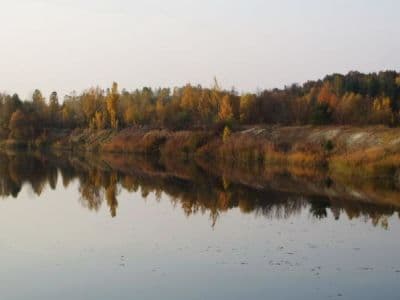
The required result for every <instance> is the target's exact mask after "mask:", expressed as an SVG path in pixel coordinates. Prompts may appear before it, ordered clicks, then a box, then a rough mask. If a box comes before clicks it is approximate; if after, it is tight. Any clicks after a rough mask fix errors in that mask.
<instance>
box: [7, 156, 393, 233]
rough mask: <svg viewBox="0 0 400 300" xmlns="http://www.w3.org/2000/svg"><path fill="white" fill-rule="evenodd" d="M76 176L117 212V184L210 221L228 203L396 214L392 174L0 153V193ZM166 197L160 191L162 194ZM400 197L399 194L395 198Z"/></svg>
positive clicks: (274, 210) (379, 218) (90, 201)
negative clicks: (368, 176) (357, 176)
mask: <svg viewBox="0 0 400 300" xmlns="http://www.w3.org/2000/svg"><path fill="white" fill-rule="evenodd" d="M59 180H61V181H62V184H63V186H64V187H68V186H69V185H70V183H71V182H72V181H74V180H77V181H78V182H79V193H80V199H79V201H80V203H81V204H82V206H83V207H85V208H87V209H89V210H92V211H98V210H99V209H100V207H101V206H102V205H103V202H105V204H106V205H107V206H108V208H109V211H110V215H111V216H112V217H116V216H117V214H118V194H119V193H120V191H121V190H122V189H123V190H126V191H128V192H140V193H141V195H142V197H143V198H146V197H147V196H148V195H149V194H150V193H154V194H155V195H156V196H157V199H161V196H162V194H163V193H164V194H166V195H168V196H169V197H165V198H168V199H170V201H171V202H172V203H173V205H174V206H177V207H181V209H182V210H183V211H184V212H185V214H186V215H187V216H190V215H193V214H198V213H201V214H207V215H209V216H210V219H211V225H212V226H215V225H216V223H217V221H218V218H219V217H220V216H221V214H222V213H223V212H225V211H228V210H231V209H234V208H239V209H240V211H241V212H242V213H252V214H255V215H260V216H264V217H267V218H288V217H290V216H293V215H295V214H300V213H301V212H302V210H308V211H309V213H310V215H312V216H313V217H314V218H315V219H323V218H326V217H327V216H328V215H329V213H328V212H329V211H330V212H331V213H332V215H333V216H334V218H335V219H340V217H341V215H342V214H345V215H347V217H348V218H350V219H353V218H363V219H365V220H366V221H368V222H369V221H370V222H372V223H373V224H374V225H379V226H382V227H384V228H387V227H388V226H389V224H388V217H390V216H392V215H394V214H396V213H397V214H399V211H400V199H399V198H400V197H399V195H400V190H399V188H398V186H397V184H396V182H394V181H376V180H375V181H366V180H360V181H357V180H352V181H351V182H346V181H345V180H343V179H342V178H331V177H330V176H329V174H324V173H321V172H320V171H318V170H299V169H298V170H296V169H290V170H288V169H282V168H270V169H268V170H265V169H257V168H256V169H251V170H248V169H246V168H243V169H238V168H229V167H227V166H224V167H223V168H222V167H219V166H215V165H209V164H208V163H207V162H204V161H197V162H196V163H194V162H192V163H190V162H187V161H186V162H182V161H172V160H157V161H154V160H152V159H149V158H143V157H141V158H138V157H132V156H121V155H102V156H99V155H77V154H65V153H63V154H58V155H57V154H39V153H29V154H26V153H25V154H22V153H0V195H1V196H2V197H3V198H8V197H14V198H17V197H18V195H19V193H20V191H21V189H22V187H23V186H24V185H25V184H27V185H30V186H31V188H32V190H33V192H34V193H35V194H36V195H38V196H40V195H42V194H43V193H45V191H46V188H47V187H48V188H50V189H56V188H57V183H58V181H59ZM163 199H164V197H163ZM398 199H399V200H398Z"/></svg>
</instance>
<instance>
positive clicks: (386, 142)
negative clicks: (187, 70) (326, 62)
mask: <svg viewBox="0 0 400 300" xmlns="http://www.w3.org/2000/svg"><path fill="white" fill-rule="evenodd" d="M223 132H225V133H223ZM49 141H50V142H49V143H48V144H50V145H51V147H52V148H55V149H63V150H74V151H90V152H112V153H141V154H149V155H150V154H151V155H160V156H161V157H164V158H165V157H167V158H168V157H174V159H176V158H180V159H183V160H186V159H189V158H190V159H196V160H203V161H204V160H206V161H208V162H209V161H214V162H215V163H217V164H222V165H230V166H232V165H233V166H238V167H239V166H240V167H241V168H243V167H252V168H253V167H254V166H257V167H258V168H265V167H271V166H273V165H287V166H291V167H302V168H303V169H311V168H325V169H329V171H330V172H332V173H335V174H340V175H341V176H343V175H346V176H349V175H350V176H353V175H360V176H368V177H399V174H400V172H399V170H400V151H399V150H400V128H388V127H383V126H374V127H348V126H318V127H316V126H297V127H296V126H292V127H282V126H254V127H245V128H240V129H238V130H234V131H229V130H228V131H223V130H220V131H214V132H211V131H204V130H196V131H195V130H192V131H169V130H164V129H146V128H128V129H124V130H121V131H112V130H100V131H91V130H74V131H72V132H62V133H60V132H55V133H53V134H51V135H50V137H49ZM10 144H15V143H10ZM16 144H18V143H16Z"/></svg>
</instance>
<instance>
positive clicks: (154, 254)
mask: <svg viewBox="0 0 400 300" xmlns="http://www.w3.org/2000/svg"><path fill="white" fill-rule="evenodd" d="M0 195H1V199H0V224H1V227H0V249H1V255H0V265H1V271H0V295H1V299H8V300H17V299H18V300H19V299H42V300H43V299H59V300H60V299H65V300H67V299H68V300H70V299H75V300H77V299H85V300H86V299H96V300H99V299H174V300H176V299H307V300H308V299H378V298H380V299H386V300H387V299H399V297H400V259H399V258H400V238H399V237H400V235H399V233H400V222H399V211H400V187H399V185H398V183H397V182H396V181H395V180H384V179H382V180H379V181H377V180H357V179H351V180H349V179H343V178H331V177H330V176H329V174H325V173H323V172H322V173H320V172H319V171H312V170H298V169H297V170H295V169H292V170H290V169H284V168H271V169H268V170H251V171H248V172H247V171H246V170H234V169H229V168H228V169H227V168H221V167H219V166H216V165H212V164H208V165H207V162H199V163H196V164H194V163H191V162H174V161H159V160H152V159H149V158H143V157H141V158H137V157H131V156H121V155H108V156H101V155H91V156H87V155H86V156H85V155H77V154H65V153H59V154H40V153H26V154H21V153H2V154H0Z"/></svg>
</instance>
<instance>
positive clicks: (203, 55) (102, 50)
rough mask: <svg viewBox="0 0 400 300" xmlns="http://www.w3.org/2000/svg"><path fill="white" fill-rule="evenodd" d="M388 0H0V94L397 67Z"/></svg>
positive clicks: (399, 22)
mask: <svg viewBox="0 0 400 300" xmlns="http://www.w3.org/2000/svg"><path fill="white" fill-rule="evenodd" d="M399 13H400V1H397V0H379V1H378V0H375V1H374V0H336V1H335V0H324V1H321V0H279V1H278V0H276V1H273V0H236V1H235V0H202V1H198V0H196V1H194V0H186V1H184V0H168V1H166V0H146V1H144V0H142V1H135V0H69V1H68V0H18V1H17V0H0V91H7V92H9V93H13V92H18V93H19V94H20V95H21V96H22V97H23V98H26V97H28V95H29V94H30V93H31V92H32V91H33V89H35V88H39V89H41V90H42V91H43V92H44V93H45V94H46V95H48V94H49V93H50V92H51V91H52V90H56V91H58V92H59V93H61V94H64V93H66V92H70V91H72V90H77V91H81V90H83V89H85V88H88V87H91V86H95V85H100V86H103V87H106V86H109V85H110V84H111V82H112V81H117V82H119V83H120V86H121V87H125V88H127V89H129V90H130V89H133V88H136V87H142V86H152V87H159V86H171V87H172V86H177V85H178V86H180V85H183V84H185V83H188V82H190V83H193V84H197V83H200V84H203V85H206V86H208V85H211V83H212V81H213V77H214V76H217V78H218V80H219V81H220V83H221V85H222V86H223V87H225V88H230V87H232V86H235V87H236V88H237V90H239V91H255V90H256V89H257V88H272V87H282V86H284V85H285V84H291V83H294V82H298V83H302V82H304V81H305V80H308V79H317V78H320V77H322V76H324V75H326V74H328V73H334V72H348V71H350V70H359V71H363V72H372V71H379V70H384V69H395V70H399V69H400V39H399V34H400V18H399V17H398V15H399Z"/></svg>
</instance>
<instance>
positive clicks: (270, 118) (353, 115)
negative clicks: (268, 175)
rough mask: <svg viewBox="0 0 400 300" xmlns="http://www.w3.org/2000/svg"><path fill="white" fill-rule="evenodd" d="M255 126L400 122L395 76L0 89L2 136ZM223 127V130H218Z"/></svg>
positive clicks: (399, 83) (399, 91)
mask: <svg viewBox="0 0 400 300" xmlns="http://www.w3.org/2000/svg"><path fill="white" fill-rule="evenodd" d="M252 124H277V125H354V126H364V125H377V124H380V125H386V126H399V125H400V73H398V72H396V71H382V72H379V73H369V74H363V73H360V72H354V71H353V72H349V73H348V74H346V75H341V74H332V75H328V76H326V77H325V78H323V79H322V80H317V81H307V82H305V83H304V84H302V85H299V84H292V85H290V86H286V87H285V88H283V89H269V90H264V91H259V92H257V93H238V92H237V91H235V89H232V90H223V89H221V88H220V87H219V85H218V82H217V80H215V83H214V85H213V86H212V87H210V88H205V87H202V86H200V85H197V86H194V85H190V84H187V85H186V86H183V87H179V88H173V89H170V88H158V89H152V88H148V87H145V88H142V89H136V90H133V91H128V90H126V89H122V90H119V88H118V84H117V83H113V84H112V87H111V88H108V89H102V88H100V87H95V88H89V89H87V90H85V91H83V92H82V93H80V94H78V93H76V92H73V93H70V94H68V95H65V96H64V97H63V99H59V95H58V94H57V92H52V93H51V94H50V95H49V97H48V99H46V97H45V96H44V95H43V94H42V93H41V91H40V90H35V91H34V93H33V95H32V98H31V99H28V100H21V99H20V97H19V96H18V95H17V94H14V95H9V94H6V93H2V94H0V138H1V139H7V138H11V139H31V138H37V137H39V136H44V138H45V136H46V132H48V131H49V130H51V129H68V130H72V129H76V128H79V129H92V130H101V129H115V130H117V129H122V128H127V127H132V126H138V127H144V126H147V127H148V128H167V129H171V130H182V129H196V128H201V129H203V130H207V129H211V128H215V127H216V126H218V125H223V126H241V125H252ZM222 128H223V127H222Z"/></svg>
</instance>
